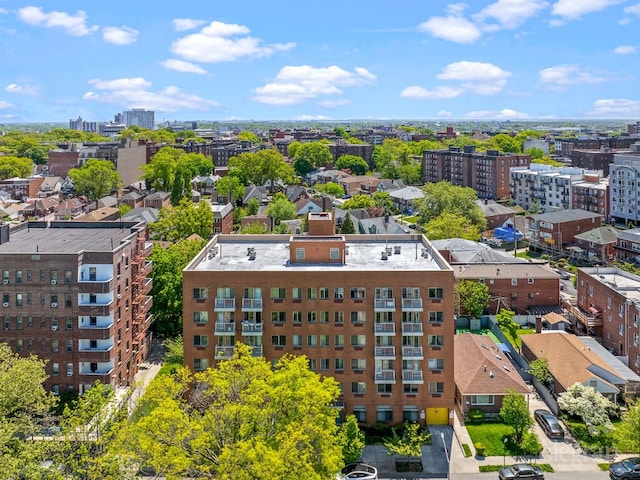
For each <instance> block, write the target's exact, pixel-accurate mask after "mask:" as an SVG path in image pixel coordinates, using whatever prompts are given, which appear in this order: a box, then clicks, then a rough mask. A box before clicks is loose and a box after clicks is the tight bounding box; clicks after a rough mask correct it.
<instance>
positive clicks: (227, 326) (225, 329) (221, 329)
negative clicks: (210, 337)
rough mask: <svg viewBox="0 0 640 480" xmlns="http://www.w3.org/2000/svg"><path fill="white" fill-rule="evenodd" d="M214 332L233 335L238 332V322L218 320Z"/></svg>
mask: <svg viewBox="0 0 640 480" xmlns="http://www.w3.org/2000/svg"><path fill="white" fill-rule="evenodd" d="M214 333H215V334H217V335H220V334H223V335H233V334H235V333H236V324H235V323H234V322H216V324H215V327H214Z"/></svg>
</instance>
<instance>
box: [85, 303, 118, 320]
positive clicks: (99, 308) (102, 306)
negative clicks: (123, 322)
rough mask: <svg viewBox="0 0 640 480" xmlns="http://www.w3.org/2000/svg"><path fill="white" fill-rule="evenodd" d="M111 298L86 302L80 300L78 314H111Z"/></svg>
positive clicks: (100, 315) (105, 315) (89, 315)
mask: <svg viewBox="0 0 640 480" xmlns="http://www.w3.org/2000/svg"><path fill="white" fill-rule="evenodd" d="M112 304H113V300H106V301H97V302H93V303H91V302H88V301H83V300H80V303H79V304H78V314H80V316H86V317H108V316H110V314H111V305H112Z"/></svg>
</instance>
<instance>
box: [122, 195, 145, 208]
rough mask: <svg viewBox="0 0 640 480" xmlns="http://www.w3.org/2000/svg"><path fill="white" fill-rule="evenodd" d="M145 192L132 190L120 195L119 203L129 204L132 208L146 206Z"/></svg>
mask: <svg viewBox="0 0 640 480" xmlns="http://www.w3.org/2000/svg"><path fill="white" fill-rule="evenodd" d="M144 199H145V194H144V193H142V192H139V191H138V190H131V191H130V192H127V193H125V194H124V195H122V196H121V197H118V205H122V204H124V205H129V206H130V207H131V208H132V209H135V208H139V207H143V206H144Z"/></svg>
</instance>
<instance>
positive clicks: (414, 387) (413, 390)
mask: <svg viewBox="0 0 640 480" xmlns="http://www.w3.org/2000/svg"><path fill="white" fill-rule="evenodd" d="M403 391H404V393H408V394H411V395H416V394H417V393H418V384H416V383H405V384H404V385H403Z"/></svg>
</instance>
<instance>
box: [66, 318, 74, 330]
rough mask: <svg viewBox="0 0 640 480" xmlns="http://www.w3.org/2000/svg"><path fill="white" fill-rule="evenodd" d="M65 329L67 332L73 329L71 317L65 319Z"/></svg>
mask: <svg viewBox="0 0 640 480" xmlns="http://www.w3.org/2000/svg"><path fill="white" fill-rule="evenodd" d="M64 328H65V329H67V330H72V329H73V319H72V318H71V317H65V318H64Z"/></svg>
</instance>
